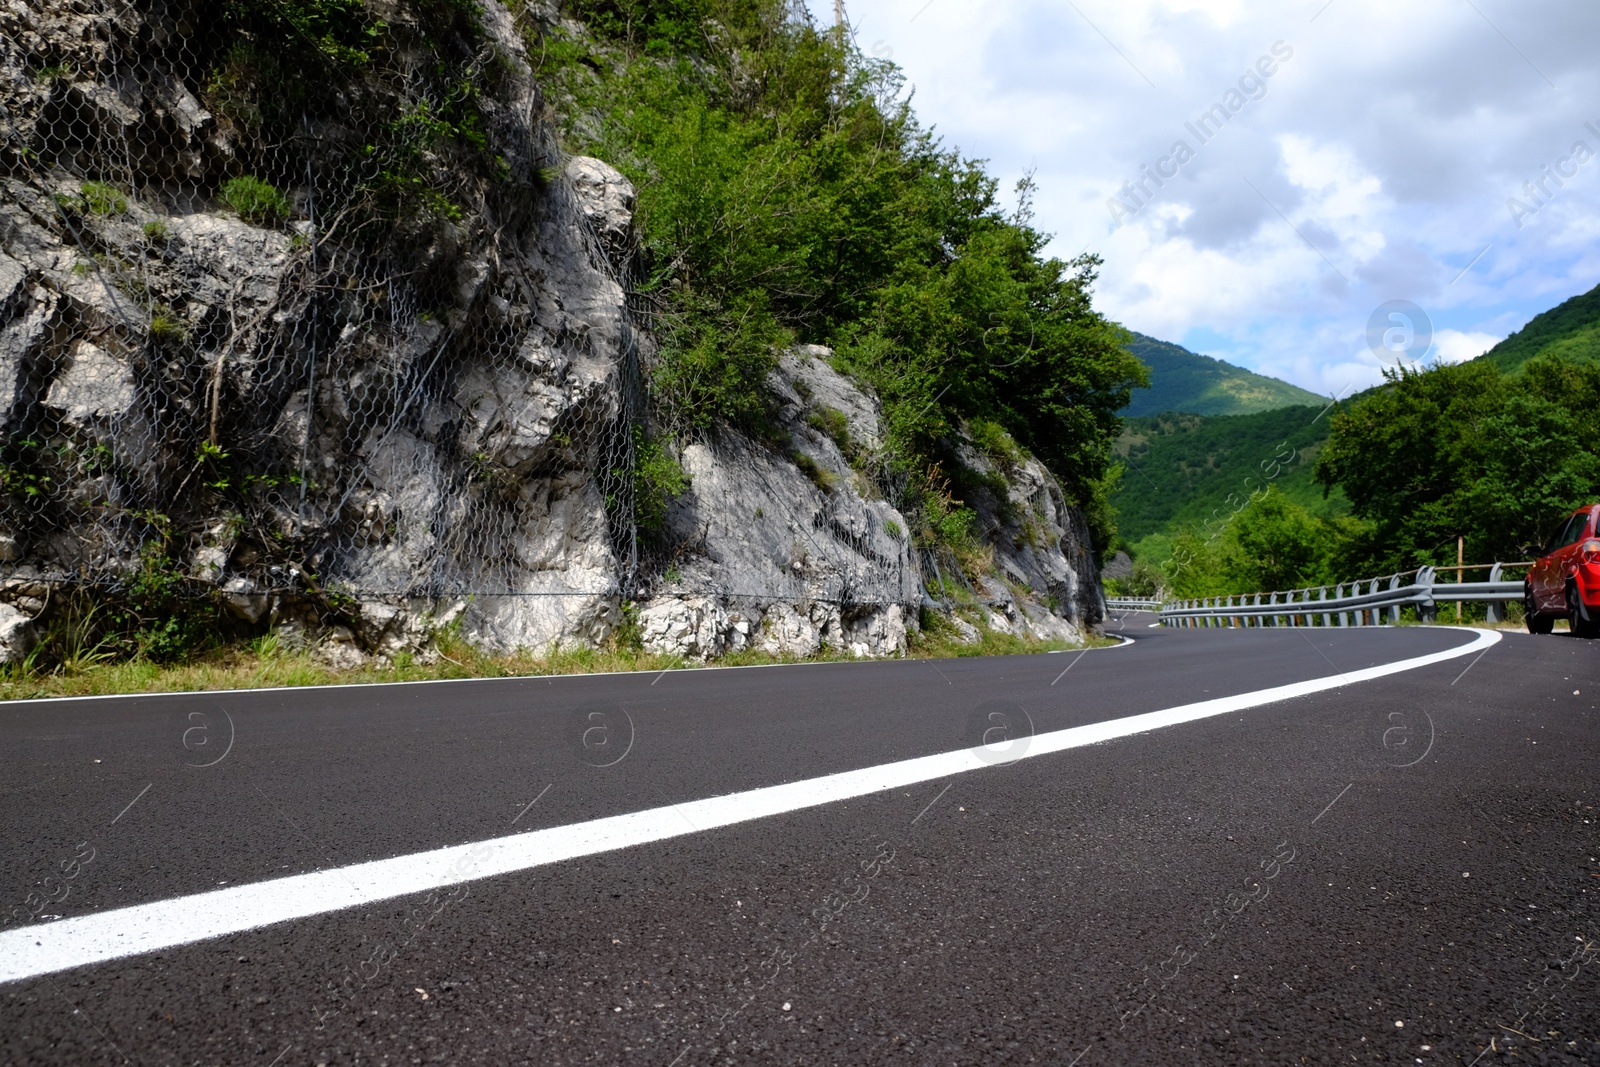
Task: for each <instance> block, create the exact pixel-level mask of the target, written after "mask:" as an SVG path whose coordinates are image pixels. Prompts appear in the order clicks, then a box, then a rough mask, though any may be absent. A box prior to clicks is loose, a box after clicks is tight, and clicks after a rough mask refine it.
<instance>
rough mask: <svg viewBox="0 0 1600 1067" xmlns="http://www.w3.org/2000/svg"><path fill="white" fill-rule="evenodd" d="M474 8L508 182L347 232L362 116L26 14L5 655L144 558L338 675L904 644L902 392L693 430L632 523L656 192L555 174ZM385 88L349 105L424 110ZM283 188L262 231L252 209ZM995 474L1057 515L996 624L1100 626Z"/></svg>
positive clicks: (912, 559) (807, 352)
mask: <svg viewBox="0 0 1600 1067" xmlns="http://www.w3.org/2000/svg"><path fill="white" fill-rule="evenodd" d="M369 7H370V8H371V9H372V10H373V11H374V12H376V13H377V14H378V15H380V16H381V17H383V18H384V19H385V20H386V21H388V22H389V23H390V24H391V25H392V26H395V27H404V26H407V25H412V24H413V23H414V19H413V18H412V15H411V14H408V10H407V8H406V5H402V4H395V3H390V2H388V0H373V2H372V3H371V4H369ZM480 7H481V12H480V14H481V20H480V22H481V26H482V28H483V32H484V33H485V34H486V35H487V37H488V38H489V40H488V41H487V42H485V44H487V45H492V47H493V50H494V52H495V53H496V54H497V56H498V57H499V62H498V67H499V68H501V76H499V77H497V79H496V85H495V88H494V89H493V90H492V91H489V90H485V92H484V95H483V97H482V98H481V100H480V106H481V112H482V118H483V133H484V139H485V141H486V143H487V144H488V146H489V148H490V150H491V151H492V154H493V157H494V159H495V160H496V161H497V162H496V163H495V166H496V167H497V168H503V170H501V171H498V172H497V173H498V177H497V178H496V179H495V180H494V181H493V182H481V181H478V179H476V178H473V179H472V180H470V181H468V180H465V179H464V180H463V181H461V182H459V183H454V185H453V186H452V188H453V190H454V192H455V193H456V194H459V196H458V198H459V200H460V203H459V204H453V205H452V207H453V210H452V211H450V212H442V213H439V212H436V213H434V214H432V215H427V216H426V218H425V220H424V221H418V220H419V219H424V216H423V215H418V216H416V217H411V216H406V217H405V218H404V219H403V220H400V221H396V222H394V223H393V225H392V226H390V227H389V230H392V231H393V232H383V231H381V230H380V231H379V232H376V233H375V232H373V231H372V230H370V229H369V230H368V231H365V232H363V233H362V234H361V235H360V236H359V237H357V236H355V235H353V234H352V233H351V232H350V229H349V228H350V227H351V225H352V223H351V222H350V218H351V216H349V215H348V214H345V213H341V207H348V206H349V202H348V201H346V202H344V203H342V204H341V202H340V201H339V200H338V197H339V196H341V195H344V196H348V194H349V189H348V188H347V187H346V186H348V184H349V183H348V182H346V183H345V185H344V186H341V184H340V183H341V182H343V181H345V178H343V177H340V175H341V174H342V173H343V170H348V167H346V166H345V164H347V163H348V161H349V159H350V158H352V157H351V156H350V154H349V153H350V152H351V151H357V152H359V150H360V148H361V145H362V144H364V143H365V142H364V141H363V140H362V139H361V138H360V137H359V136H358V134H359V130H358V129H356V128H354V127H353V126H349V125H341V124H340V123H341V122H345V121H346V120H345V119H344V118H342V117H340V115H339V114H337V113H334V114H333V115H332V117H323V118H320V119H318V118H316V117H315V116H314V115H313V116H310V117H303V119H302V122H301V123H300V124H299V125H298V126H297V127H296V132H295V133H294V134H293V136H292V137H288V138H286V142H287V143H276V142H275V143H274V144H271V145H268V144H265V143H257V142H256V141H255V140H252V138H254V137H256V136H257V135H256V134H254V133H252V129H253V128H254V127H252V125H251V122H250V121H246V120H244V119H241V118H240V117H239V116H238V115H237V114H235V113H234V109H235V104H236V103H237V102H236V101H234V102H233V103H230V98H228V97H227V95H226V93H223V92H222V90H219V88H218V86H219V85H221V84H222V81H219V80H218V79H219V77H220V76H219V75H218V72H217V68H216V67H215V63H214V62H213V61H214V60H215V59H216V56H221V55H224V54H226V50H225V49H221V50H216V52H215V55H214V56H210V57H209V58H208V57H206V56H203V55H202V54H201V52H200V51H197V50H196V49H195V48H194V47H193V42H192V41H191V40H189V37H191V36H192V35H193V34H194V33H197V32H203V31H205V28H204V27H199V28H196V27H194V26H190V25H188V24H187V23H182V24H180V22H178V21H176V19H177V18H178V16H177V15H174V14H173V11H174V10H176V9H169V8H168V7H163V6H161V5H156V6H155V7H144V8H141V7H140V6H139V5H133V6H124V7H122V8H119V9H115V10H112V9H109V8H106V9H102V8H99V7H95V6H94V5H89V6H84V5H72V4H68V3H66V2H65V0H39V2H37V3H28V4H17V3H15V2H11V3H6V2H5V0H0V86H4V87H5V93H6V105H5V107H4V108H0V156H3V159H4V162H5V163H6V166H5V167H0V437H3V439H4V441H5V442H7V444H6V447H7V448H8V449H9V451H8V452H7V453H6V455H5V457H4V459H3V462H5V463H6V464H7V467H8V471H11V472H12V473H8V484H11V485H12V486H13V487H14V488H13V491H10V492H7V493H3V494H0V602H3V604H4V605H5V606H4V607H3V611H0V662H6V661H7V660H5V659H4V657H6V656H15V655H17V653H16V652H15V650H16V649H18V648H22V647H23V646H24V645H26V644H27V642H28V641H30V640H31V639H32V638H31V637H30V636H29V635H31V634H32V633H33V623H32V621H31V620H30V618H29V615H30V611H29V610H24V609H28V608H34V606H35V605H36V606H37V608H36V610H46V611H48V610H51V609H50V608H49V605H50V604H52V603H54V602H56V600H59V599H60V598H56V600H52V597H51V595H50V594H51V591H52V590H55V589H60V588H68V587H72V586H74V585H75V584H82V583H85V582H93V583H94V584H95V587H96V588H119V587H121V588H126V587H128V586H129V585H132V584H134V581H133V580H134V579H135V578H136V576H137V575H138V573H139V572H140V569H141V568H143V567H146V566H148V565H149V559H150V557H151V552H152V546H154V547H155V548H157V549H159V550H160V552H161V554H163V556H164V558H166V559H167V560H168V561H170V562H171V564H172V565H173V566H174V567H177V568H178V569H179V570H181V577H182V579H183V580H184V581H186V582H189V583H192V585H193V587H194V588H197V589H199V590H200V591H201V595H204V596H207V597H210V598H211V599H212V600H213V601H214V602H215V603H217V604H219V605H220V606H221V607H222V609H223V611H224V612H225V613H226V614H225V615H224V616H221V618H222V619H223V621H224V622H226V623H228V624H229V625H233V624H235V623H236V624H237V625H239V626H240V627H242V628H250V627H254V628H256V632H259V631H260V630H261V629H264V628H265V627H266V626H269V625H274V626H278V627H280V628H282V629H284V630H285V631H286V632H292V633H294V634H299V635H303V636H304V638H305V639H306V640H314V641H318V642H320V643H322V644H324V645H326V646H327V655H328V657H329V658H330V661H332V662H337V663H341V664H348V663H354V662H358V661H361V660H362V658H363V657H369V658H370V657H373V656H391V655H394V654H397V653H398V652H400V651H402V650H412V651H415V650H419V649H421V648H424V647H425V646H426V645H427V643H428V641H429V635H430V633H431V632H432V630H433V629H434V628H436V627H438V626H441V625H446V624H451V625H456V626H459V628H460V632H461V633H462V635H463V636H465V637H466V638H467V639H469V640H472V641H474V642H476V643H478V644H480V645H482V646H484V647H486V648H489V649H493V650H511V649H516V648H531V649H537V650H542V649H547V648H550V647H551V646H555V645H569V644H570V645H596V644H601V643H604V642H606V641H607V640H609V639H610V638H612V637H613V636H614V635H615V634H616V633H617V631H618V628H619V627H622V626H624V625H629V619H630V618H634V619H635V620H636V623H637V627H638V634H639V638H640V640H642V641H643V643H644V645H645V646H646V647H647V648H651V649H655V650H659V651H663V652H668V653H671V654H675V655H680V656H683V657H685V658H687V659H695V660H703V659H709V658H714V657H717V656H721V655H726V654H728V653H731V652H738V651H742V650H745V649H763V650H766V651H769V652H772V653H776V654H782V655H795V656H803V655H807V654H811V653H815V652H818V651H820V650H823V649H832V650H837V651H842V652H845V653H848V654H851V655H857V656H885V655H896V654H899V653H902V652H903V651H904V650H905V648H906V642H907V639H908V629H909V628H914V627H915V626H916V624H917V619H918V611H919V609H920V608H921V607H922V606H923V605H924V602H925V598H924V593H923V580H922V568H923V566H924V561H923V560H921V559H919V558H918V556H917V554H916V553H915V552H914V551H913V548H912V546H911V542H910V539H909V534H910V529H909V524H908V522H907V521H906V519H905V517H904V516H903V515H902V514H901V513H900V512H899V511H897V510H896V509H895V507H894V506H893V505H892V504H891V503H889V502H888V501H886V500H884V499H882V495H881V493H880V491H879V490H878V488H877V487H876V484H875V482H874V479H873V478H872V477H868V476H867V474H864V473H863V472H875V471H881V470H882V469H883V467H882V460H883V454H882V449H883V448H884V444H885V432H884V428H883V425H882V419H881V414H880V411H879V406H878V403H877V400H876V399H875V398H874V397H873V396H871V395H870V393H869V392H867V391H866V390H864V389H862V388H860V387H858V386H857V385H856V384H855V383H853V382H852V381H851V380H850V379H849V378H848V377H846V376H845V375H843V374H841V373H840V372H839V371H838V370H836V369H835V368H834V366H833V365H832V364H831V363H830V359H831V355H832V354H831V353H830V352H829V351H828V350H827V349H825V348H820V347H816V346H800V347H798V348H796V349H794V350H792V351H789V352H785V353H783V354H781V357H780V359H779V361H778V367H777V370H776V371H775V372H774V373H773V375H772V377H771V380H770V381H769V382H768V383H767V385H768V387H769V391H770V393H771V395H772V396H773V397H774V398H775V405H776V408H775V415H774V418H775V421H776V424H777V430H778V432H777V435H776V437H775V438H773V439H763V440H760V441H758V440H754V439H751V438H750V437H747V436H744V435H742V434H740V433H737V432H734V431H731V430H721V431H716V432H712V433H710V434H709V435H708V436H705V437H703V438H701V439H698V440H695V441H692V442H689V443H687V444H686V445H685V446H684V447H682V448H681V450H680V453H679V455H678V459H679V461H680V462H681V465H682V467H683V469H684V471H685V473H686V474H687V475H688V477H689V483H688V488H687V490H686V491H685V492H684V493H683V494H682V495H681V496H680V497H678V498H677V499H676V500H675V501H674V502H673V503H672V505H671V506H670V508H669V510H668V514H667V519H666V527H665V529H664V530H660V531H656V532H648V533H637V532H636V531H635V530H634V528H633V525H632V522H631V512H630V511H629V508H630V506H631V504H630V501H631V500H632V494H633V492H634V491H635V489H636V486H635V484H634V480H633V475H632V473H631V470H630V468H629V463H630V462H631V459H630V457H632V456H633V454H634V448H635V447H636V445H637V443H638V441H639V440H640V437H639V434H640V433H641V432H643V431H644V430H646V429H648V428H649V427H650V419H649V415H648V412H647V405H646V402H645V399H644V388H643V385H642V382H644V381H645V380H646V376H647V373H648V368H649V360H650V358H651V353H652V352H653V351H654V345H653V342H652V340H651V338H650V337H649V336H648V334H647V333H645V332H644V331H643V330H642V329H641V328H640V324H639V323H636V322H635V321H634V320H633V319H632V317H631V316H630V312H629V308H628V301H627V292H626V286H627V285H628V284H629V281H628V280H629V278H630V277H633V276H635V272H636V269H637V267H638V261H637V258H636V257H637V249H638V240H637V235H636V233H635V232H634V224H633V211H634V206H635V190H634V188H633V186H632V185H631V184H630V183H629V181H628V180H627V179H626V178H625V177H624V176H623V175H622V174H621V173H620V172H618V171H617V170H616V169H615V168H614V167H612V166H610V165H608V164H606V163H604V162H602V161H600V160H597V159H590V158H584V157H576V158H568V157H563V156H562V154H561V153H560V152H559V151H558V149H557V148H556V146H555V141H554V136H553V134H552V132H551V130H550V129H549V128H547V126H546V125H545V124H544V121H543V119H542V118H541V116H542V115H544V114H545V111H546V105H545V102H544V99H543V97H542V95H541V92H540V88H539V85H538V84H537V82H536V81H535V79H534V77H533V73H532V72H533V69H534V66H535V64H534V63H533V62H531V61H530V57H529V56H528V54H527V49H526V45H525V38H524V35H523V33H522V32H521V30H520V29H519V27H518V24H517V22H516V20H515V19H513V17H512V16H511V14H510V12H508V11H507V9H506V8H505V7H504V6H502V5H501V4H500V3H498V2H496V0H485V2H484V3H483V4H482V5H480ZM535 7H537V9H538V12H540V14H538V17H540V18H556V17H559V13H558V12H557V10H556V7H555V5H550V4H543V5H535ZM530 10H531V9H530ZM524 14H526V12H525V13H524ZM186 35H188V36H186ZM197 56H199V57H200V58H196V57H197ZM376 79H378V76H377V75H373V76H372V78H371V79H369V82H370V84H363V86H362V94H359V95H363V96H365V97H366V98H368V99H369V101H370V100H377V99H384V100H388V102H389V104H391V105H393V106H392V107H391V108H390V113H393V114H398V113H400V108H401V105H402V104H405V103H406V101H405V100H403V99H401V97H400V96H399V95H397V94H400V93H402V92H403V91H404V90H403V87H397V86H396V85H394V84H390V83H384V82H382V81H381V80H376ZM219 93H221V95H219ZM384 94H390V96H392V97H393V99H389V98H388V97H385V96H384ZM352 99H353V98H352ZM374 106H376V105H374ZM259 119H260V116H259V115H258V116H256V120H259ZM349 121H351V122H353V121H354V120H349ZM17 146H26V147H27V151H26V152H23V151H20V150H19V148H18V147H17ZM286 152H287V153H304V155H294V156H293V157H292V158H288V157H283V158H278V157H274V156H273V153H279V154H280V155H281V154H282V153H286ZM274 159H276V162H274ZM269 167H276V169H275V170H271V171H270V177H271V179H272V181H274V182H276V183H277V186H272V185H270V183H269V185H268V188H271V189H274V190H275V193H274V195H276V196H278V197H279V199H278V201H276V206H275V207H274V208H273V209H272V211H270V212H262V211H253V210H251V209H250V208H248V207H247V206H240V205H241V203H242V201H237V200H236V198H233V197H232V196H231V194H229V193H227V186H228V184H229V183H230V182H231V181H233V180H235V179H237V178H238V176H240V175H241V174H246V175H252V176H255V175H257V174H258V173H268V171H267V169H264V168H269ZM119 168H120V169H119ZM341 168H343V170H342V169H341ZM345 177H348V175H345ZM259 180H263V181H264V180H265V179H259ZM385 242H387V243H385ZM777 440H781V441H782V443H781V444H779V443H774V442H775V441H777ZM973 456H974V458H973V463H974V464H982V463H985V462H987V461H986V460H985V459H984V457H981V456H978V455H977V454H976V453H973ZM13 474H14V475H15V476H14V477H13ZM1005 474H1006V477H1007V478H1008V480H1009V484H1010V486H1011V489H1010V495H1011V501H1010V504H1011V507H1010V508H1009V510H1008V509H1004V508H1000V507H999V504H998V502H993V504H994V506H993V507H992V508H991V511H992V512H993V513H994V515H999V513H1000V512H1001V511H1008V513H1026V514H1028V515H1030V516H1033V519H1031V520H1030V521H1031V522H1032V525H1031V526H1029V527H1028V529H1027V530H1026V531H1021V528H1020V527H1018V529H1017V530H1011V529H1010V528H1009V527H1007V529H1006V532H1005V534H1004V535H1003V536H1002V541H1004V540H1005V538H1006V537H1011V536H1012V535H1013V534H1015V533H1018V532H1019V531H1021V532H1025V533H1026V534H1027V537H1026V538H1024V541H1025V543H1023V542H1018V543H1017V544H1014V545H1013V544H1010V543H1003V544H997V546H996V551H997V562H998V564H999V566H1000V567H1001V568H1002V573H1004V575H1005V576H1006V578H1007V579H1008V580H1009V582H1010V584H1009V585H1006V584H1004V583H1000V582H994V583H991V585H992V588H990V587H988V586H986V587H985V589H984V590H983V593H982V595H983V596H984V597H985V599H986V600H987V601H988V603H987V610H989V612H990V613H991V618H990V622H991V625H992V626H995V627H997V628H999V627H1011V628H1013V629H1016V630H1017V631H1018V632H1023V631H1026V632H1033V633H1049V634H1057V633H1066V632H1074V633H1075V632H1077V631H1078V630H1079V629H1081V628H1082V627H1083V626H1084V625H1087V624H1088V623H1090V622H1092V621H1094V620H1095V619H1096V618H1098V615H1097V614H1096V612H1097V604H1098V599H1097V597H1098V591H1097V590H1098V582H1097V579H1096V577H1095V573H1094V564H1093V560H1092V559H1091V558H1090V557H1089V554H1088V545H1087V533H1086V531H1085V530H1084V529H1083V523H1082V519H1081V516H1078V515H1077V514H1076V512H1074V511H1073V509H1071V508H1069V507H1067V506H1066V505H1065V504H1064V502H1063V499H1062V496H1061V493H1060V489H1059V487H1058V486H1056V485H1055V483H1054V481H1053V480H1052V479H1051V478H1050V477H1049V475H1048V474H1047V473H1046V472H1044V470H1043V468H1042V467H1040V466H1039V465H1038V464H1037V463H1034V462H1032V461H1028V462H1027V463H1024V464H1022V465H1021V466H1020V467H1019V469H1017V470H1015V471H1007V472H1005ZM19 486H21V487H24V488H16V487H19ZM980 507H981V505H980ZM1002 525H1003V524H1002ZM636 533H637V536H636ZM23 588H26V589H27V590H30V591H28V592H19V593H15V595H12V593H8V592H6V590H12V589H23ZM1023 588H1026V589H1028V590H1031V591H1032V593H1031V594H1029V595H1024V596H1022V597H1021V598H1020V599H1018V597H1017V596H1016V595H1014V594H1013V592H1012V590H1013V589H1019V590H1020V589H1023ZM630 599H631V600H634V601H635V602H636V605H637V615H636V616H634V615H633V610H634V609H633V608H629V609H627V610H626V611H625V610H624V608H625V603H626V601H628V600H630ZM962 625H966V624H962ZM297 639H298V638H297ZM21 654H25V652H23V653H21Z"/></svg>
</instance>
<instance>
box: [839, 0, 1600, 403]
mask: <svg viewBox="0 0 1600 1067" xmlns="http://www.w3.org/2000/svg"><path fill="white" fill-rule="evenodd" d="M811 4H812V11H813V14H814V15H815V17H816V18H817V19H818V20H819V22H823V23H830V24H831V22H832V20H833V5H832V2H831V0H823V2H818V0H811ZM846 13H847V16H848V19H849V22H850V25H851V27H852V30H853V32H854V34H855V37H856V41H857V44H858V45H859V47H860V48H861V50H862V51H863V52H865V53H867V54H868V55H876V56H879V57H881V58H886V59H890V60H892V61H893V62H894V63H896V64H897V65H899V66H900V68H901V69H902V70H903V71H904V74H905V77H906V80H907V83H908V84H907V91H908V92H910V93H911V94H912V104H913V107H914V108H915V109H916V111H917V114H918V116H919V117H920V119H921V121H922V122H923V124H924V125H927V126H931V127H933V128H934V129H935V130H936V132H937V133H938V134H939V135H940V136H941V137H942V138H943V139H944V141H945V143H946V144H947V145H952V146H956V147H958V148H959V149H960V150H961V152H962V153H963V154H964V155H967V156H969V157H974V158H979V159H985V160H987V161H988V167H989V170H990V172H991V173H992V174H994V175H995V176H996V177H997V178H999V179H1000V180H1001V182H1002V189H1003V190H1005V193H1006V195H1007V197H1008V199H1009V198H1010V197H1011V196H1012V194H1011V192H1010V190H1011V189H1012V187H1013V186H1014V184H1015V182H1016V181H1017V179H1018V178H1020V177H1022V176H1023V175H1024V174H1026V173H1028V172H1029V171H1032V172H1033V175H1034V179H1035V181H1036V182H1037V185H1038V191H1037V193H1036V194H1035V199H1034V211H1035V218H1034V225H1035V226H1037V227H1038V228H1039V229H1041V230H1043V231H1045V232H1047V233H1050V234H1053V235H1054V236H1053V240H1052V243H1051V245H1050V247H1049V249H1048V251H1049V253H1050V254H1053V255H1057V256H1060V257H1061V258H1063V259H1067V258H1071V257H1073V256H1075V255H1077V254H1079V253H1080V252H1084V251H1088V252H1093V253H1096V254H1098V255H1100V256H1101V257H1102V258H1103V259H1104V264H1103V266H1102V267H1101V273H1100V279H1099V282H1098V284H1097V286H1096V306H1097V307H1098V308H1099V309H1100V310H1101V311H1103V312H1104V313H1105V314H1107V315H1109V316H1110V317H1111V318H1113V319H1116V320H1117V321H1119V322H1121V323H1122V324H1123V325H1125V326H1127V327H1128V328H1130V329H1133V330H1137V331H1139V332H1141V333H1146V334H1150V335H1151V336H1154V337H1158V338H1160V339H1162V340H1167V341H1174V342H1176V343H1178V344H1182V345H1184V346H1185V347H1188V348H1190V349H1193V350H1195V351H1197V352H1203V353H1205V354H1207V355H1211V356H1217V357H1219V358H1221V359H1226V360H1227V361H1229V362H1230V363H1234V364H1237V365H1239V366H1243V367H1247V368H1249V369H1251V370H1254V371H1258V372H1260V373H1263V374H1270V375H1273V376H1275V377H1279V378H1283V379H1285V380H1287V381H1291V382H1293V383H1295V384H1296V385H1300V386H1302V387H1304V388H1307V389H1311V390H1314V391H1316V392H1318V393H1321V394H1323V395H1325V396H1339V395H1344V394H1348V393H1349V392H1352V391H1355V390H1359V389H1362V388H1365V387H1367V386H1369V385H1372V384H1375V383H1376V382H1378V381H1379V380H1381V371H1382V368H1383V367H1384V366H1386V365H1387V366H1393V365H1394V364H1396V363H1397V362H1407V363H1416V362H1422V363H1427V362H1432V361H1434V360H1443V361H1446V362H1456V361H1459V360H1463V359H1470V358H1472V357H1473V356H1476V355H1478V354H1480V353H1481V352H1483V351H1484V350H1485V349H1487V348H1488V347H1490V346H1491V345H1493V344H1494V343H1495V342H1496V341H1498V340H1500V339H1501V338H1503V337H1505V336H1506V335H1507V334H1509V333H1511V332H1512V331H1514V330H1516V329H1518V328H1519V327H1521V326H1522V325H1524V324H1525V323H1526V322H1527V321H1528V319H1530V318H1531V317H1532V316H1533V315H1535V314H1537V313H1538V312H1540V311H1543V310H1545V309H1547V308H1549V307H1553V306H1554V305H1556V304H1558V303H1560V302H1561V301H1563V300H1565V299H1567V298H1568V297H1571V296H1575V295H1577V294H1578V293H1581V292H1584V291H1587V290H1588V289H1591V288H1593V287H1594V286H1595V284H1596V283H1597V282H1600V242H1597V240H1596V238H1597V236H1600V91H1597V90H1600V63H1596V62H1595V59H1594V55H1593V53H1594V48H1595V45H1596V43H1597V42H1600V4H1596V3H1594V2H1593V0H1565V2H1553V3H1552V2H1545V3H1538V4H1535V3H1530V2H1529V0H1331V2H1330V0H1274V2H1265V0H1212V2H1200V0H985V2H983V3H976V2H972V0H855V2H854V3H847V5H846ZM1208 115H1209V116H1210V117H1209V118H1208V119H1206V121H1205V122H1204V123H1202V121H1201V120H1202V117H1203V116H1208ZM1180 142H1181V147H1180ZM1580 146H1581V147H1580ZM1147 168H1148V169H1147ZM1141 183H1142V188H1140V185H1141Z"/></svg>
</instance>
